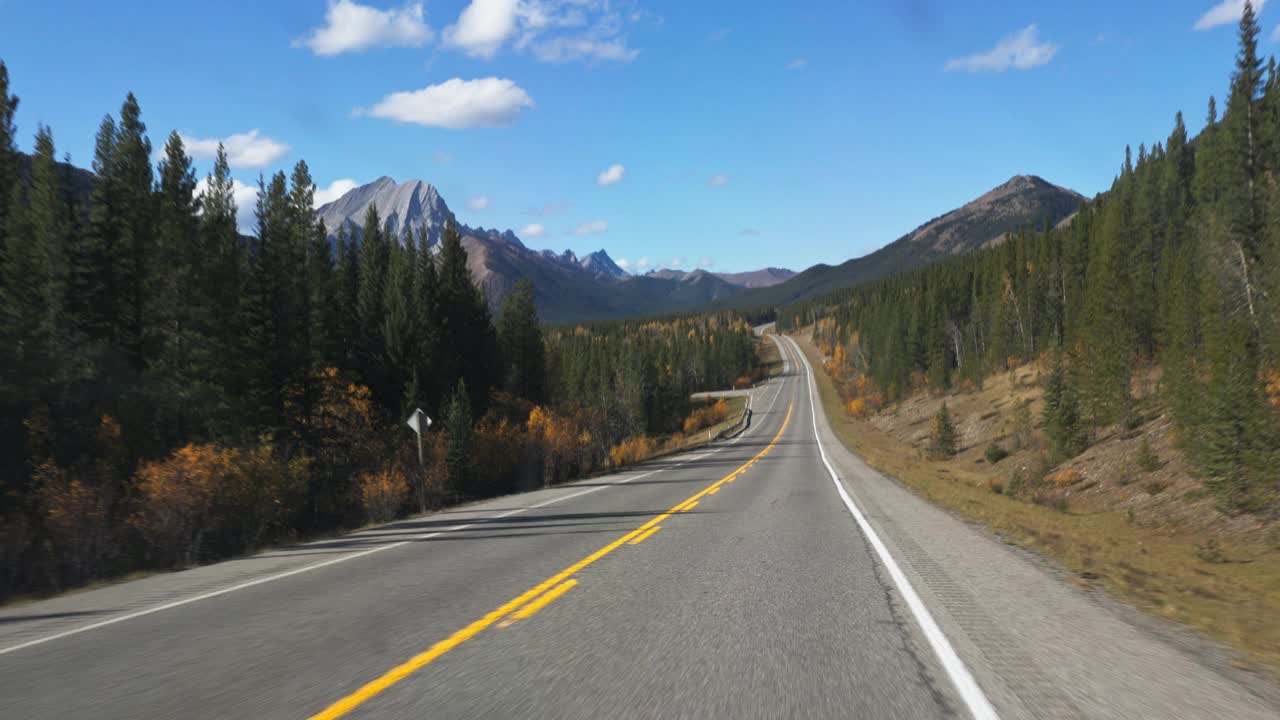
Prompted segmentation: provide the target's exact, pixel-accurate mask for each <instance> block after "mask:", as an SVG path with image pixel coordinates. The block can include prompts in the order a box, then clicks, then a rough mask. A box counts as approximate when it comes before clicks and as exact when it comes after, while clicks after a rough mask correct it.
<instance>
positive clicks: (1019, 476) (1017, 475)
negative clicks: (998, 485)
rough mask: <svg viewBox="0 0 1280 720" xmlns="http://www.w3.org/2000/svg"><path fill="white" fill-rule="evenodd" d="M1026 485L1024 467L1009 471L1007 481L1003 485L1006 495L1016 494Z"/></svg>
mask: <svg viewBox="0 0 1280 720" xmlns="http://www.w3.org/2000/svg"><path fill="white" fill-rule="evenodd" d="M1026 486H1027V471H1026V469H1025V468H1014V470H1013V472H1011V473H1009V482H1008V484H1006V485H1005V494H1006V495H1017V494H1018V493H1020V492H1022V490H1023V488H1025V487H1026Z"/></svg>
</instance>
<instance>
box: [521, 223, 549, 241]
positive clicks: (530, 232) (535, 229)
mask: <svg viewBox="0 0 1280 720" xmlns="http://www.w3.org/2000/svg"><path fill="white" fill-rule="evenodd" d="M516 234H517V235H522V236H524V237H531V238H536V237H542V236H543V235H546V234H547V229H546V228H545V227H544V226H543V225H542V223H529V224H528V225H525V226H524V227H522V228H520V232H518V233H516Z"/></svg>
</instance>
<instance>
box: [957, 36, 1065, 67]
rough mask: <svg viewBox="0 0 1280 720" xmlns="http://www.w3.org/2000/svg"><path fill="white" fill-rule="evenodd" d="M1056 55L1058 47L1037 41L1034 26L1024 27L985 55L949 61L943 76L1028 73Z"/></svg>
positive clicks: (976, 54)
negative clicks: (953, 73) (1007, 71)
mask: <svg viewBox="0 0 1280 720" xmlns="http://www.w3.org/2000/svg"><path fill="white" fill-rule="evenodd" d="M1057 54H1058V46H1057V45H1054V44H1053V43H1051V42H1044V41H1041V39H1040V32H1039V30H1037V29H1036V26H1035V25H1028V26H1026V27H1025V28H1023V29H1021V30H1019V31H1018V32H1016V33H1013V34H1012V35H1009V36H1008V37H1005V38H1004V39H1003V40H1001V41H1000V42H999V43H997V44H996V46H995V47H994V48H992V49H990V50H988V51H986V52H980V53H975V54H973V55H967V56H965V57H959V58H952V59H951V60H948V61H947V64H946V65H945V66H944V69H945V70H946V71H947V72H971V73H976V72H1004V71H1005V70H1008V69H1009V68H1014V69H1016V70H1029V69H1031V68H1034V67H1039V66H1041V65H1044V64H1045V63H1047V62H1049V61H1050V60H1052V59H1053V56H1054V55H1057Z"/></svg>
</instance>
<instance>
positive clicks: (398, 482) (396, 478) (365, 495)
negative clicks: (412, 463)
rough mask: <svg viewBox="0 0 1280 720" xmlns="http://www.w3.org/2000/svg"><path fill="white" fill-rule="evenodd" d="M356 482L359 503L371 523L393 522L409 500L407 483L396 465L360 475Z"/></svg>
mask: <svg viewBox="0 0 1280 720" xmlns="http://www.w3.org/2000/svg"><path fill="white" fill-rule="evenodd" d="M357 482H358V484H359V486H360V503H361V504H362V505H363V506H364V512H365V515H366V516H368V518H369V522H372V523H383V522H388V521H391V520H394V519H395V518H396V516H397V515H399V514H400V510H401V508H403V507H404V505H405V503H406V502H407V501H408V499H409V482H408V480H406V479H405V476H404V472H403V471H401V470H400V468H399V467H398V466H397V465H388V466H386V467H383V468H382V469H380V470H376V471H374V472H368V473H362V474H361V475H360V477H359V480H358V481H357Z"/></svg>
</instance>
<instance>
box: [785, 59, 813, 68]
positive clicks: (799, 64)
mask: <svg viewBox="0 0 1280 720" xmlns="http://www.w3.org/2000/svg"><path fill="white" fill-rule="evenodd" d="M808 64H809V59H808V58H796V59H795V60H792V61H791V62H789V63H787V69H788V70H800V69H802V68H804V67H806V66H807V65H808Z"/></svg>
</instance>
